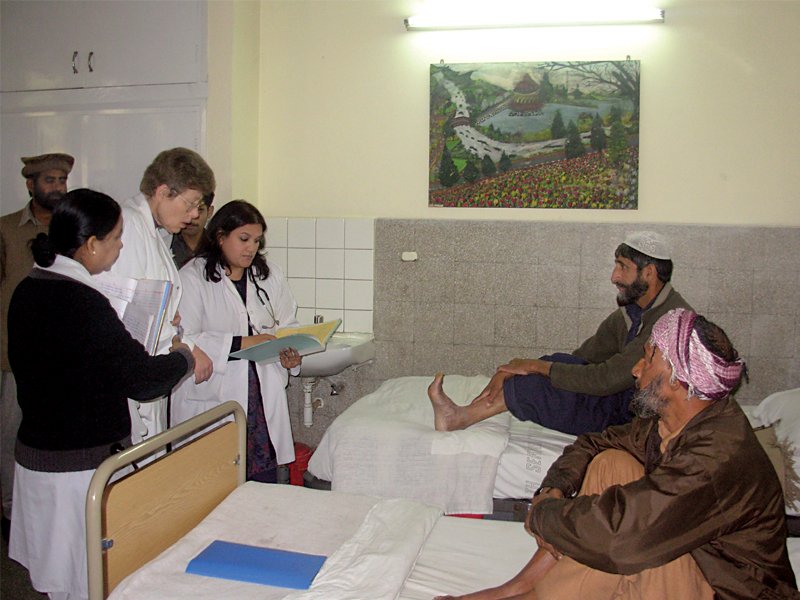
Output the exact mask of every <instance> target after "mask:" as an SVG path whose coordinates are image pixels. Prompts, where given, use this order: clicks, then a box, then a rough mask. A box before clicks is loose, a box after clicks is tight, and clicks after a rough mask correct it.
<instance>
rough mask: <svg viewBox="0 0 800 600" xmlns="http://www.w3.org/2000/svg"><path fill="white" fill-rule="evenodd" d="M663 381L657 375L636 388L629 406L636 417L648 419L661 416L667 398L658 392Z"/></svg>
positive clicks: (661, 377) (662, 378)
mask: <svg viewBox="0 0 800 600" xmlns="http://www.w3.org/2000/svg"><path fill="white" fill-rule="evenodd" d="M663 382H664V377H663V376H659V377H656V378H655V379H654V380H653V381H651V382H650V383H648V384H647V386H646V387H645V388H643V389H639V390H636V393H635V394H634V395H633V400H631V406H630V408H631V411H633V413H634V414H635V415H636V416H637V417H641V418H642V419H648V418H650V417H659V416H661V413H662V412H663V410H664V408H665V407H666V406H667V403H668V400H667V398H666V397H665V396H662V395H661V394H659V392H658V389H659V388H660V387H661V384H662V383H663Z"/></svg>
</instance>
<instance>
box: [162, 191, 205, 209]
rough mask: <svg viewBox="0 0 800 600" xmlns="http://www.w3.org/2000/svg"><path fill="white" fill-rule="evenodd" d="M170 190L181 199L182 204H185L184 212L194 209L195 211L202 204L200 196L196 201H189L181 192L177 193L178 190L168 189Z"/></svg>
mask: <svg viewBox="0 0 800 600" xmlns="http://www.w3.org/2000/svg"><path fill="white" fill-rule="evenodd" d="M170 192H172V194H173V195H174V196H177V197H178V198H180V199H181V200H183V202H184V204H186V212H187V213H190V212H194V211H196V210H199V209H200V207H201V206H202V205H203V198H200V200H198V201H196V202H190V201H189V200H188V199H186V198H185V197H184V196H183V194H179V193H178V190H174V189H173V190H170Z"/></svg>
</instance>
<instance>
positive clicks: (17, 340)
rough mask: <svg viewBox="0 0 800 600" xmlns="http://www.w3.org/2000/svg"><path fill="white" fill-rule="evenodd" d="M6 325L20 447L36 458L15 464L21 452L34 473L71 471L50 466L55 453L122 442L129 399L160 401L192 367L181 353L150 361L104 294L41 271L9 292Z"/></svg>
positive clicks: (126, 430)
mask: <svg viewBox="0 0 800 600" xmlns="http://www.w3.org/2000/svg"><path fill="white" fill-rule="evenodd" d="M8 321H9V323H8V325H9V327H8V332H9V333H8V337H9V339H8V342H9V361H10V363H11V368H12V370H13V372H14V376H15V379H16V382H17V399H18V402H19V405H20V408H21V409H22V423H21V425H20V428H19V433H18V434H17V443H18V447H19V446H20V445H21V446H23V447H24V448H25V449H26V450H31V451H33V454H34V456H31V453H30V452H26V453H23V456H25V457H26V458H23V460H20V456H19V455H20V453H19V452H18V453H17V454H18V456H17V461H18V462H20V464H22V466H25V467H26V468H32V469H34V470H46V471H51V470H54V471H61V470H73V469H72V468H70V467H69V466H66V465H57V464H56V465H53V464H51V463H52V462H53V458H52V453H53V451H75V450H83V449H91V448H98V447H102V446H104V445H109V444H114V443H116V442H119V441H120V440H125V439H126V438H128V437H129V436H130V432H131V421H130V414H129V412H128V400H127V399H128V398H133V399H136V400H142V401H144V400H149V399H153V398H158V397H161V396H163V395H165V394H167V393H168V392H169V391H170V390H171V389H172V388H173V386H175V384H177V383H178V382H179V381H180V380H181V379H182V378H183V377H184V376H185V375H187V373H189V372H190V371H191V369H192V368H193V366H194V360H193V359H192V356H191V353H189V352H186V351H184V350H181V351H178V352H171V353H170V354H166V355H161V356H150V355H149V354H148V353H147V351H146V350H145V349H144V347H143V346H142V345H141V344H140V343H139V342H138V341H136V340H135V339H133V338H132V337H131V335H130V334H129V333H128V331H127V330H126V329H125V326H124V325H123V324H122V322H121V321H120V320H119V318H118V317H117V314H116V312H115V311H114V309H113V308H112V307H111V305H110V304H109V302H108V300H107V299H106V298H105V297H104V296H103V295H102V294H101V293H99V292H98V291H96V290H95V289H93V288H91V287H89V286H87V285H85V284H83V283H80V282H78V281H76V280H74V279H71V278H69V277H65V276H63V275H60V274H57V273H52V272H49V271H44V270H41V269H34V270H33V271H32V272H31V274H30V275H29V276H28V277H27V278H26V279H24V280H23V281H22V282H21V283H20V284H19V286H18V287H17V289H16V290H15V291H14V294H13V296H12V298H11V304H10V307H9V319H8ZM36 450H41V451H44V452H42V454H43V455H47V456H46V458H44V459H42V460H40V459H39V458H38V457H36V456H35V454H36V452H35V451H36ZM67 454H69V453H67ZM72 454H73V455H74V452H73V453H72ZM26 461H27V462H28V463H31V464H24V463H25V462H26ZM98 464H99V463H98ZM43 465H44V466H43ZM93 466H97V465H93ZM81 467H83V468H85V467H86V465H81ZM81 467H76V468H75V469H74V470H78V469H79V468H81Z"/></svg>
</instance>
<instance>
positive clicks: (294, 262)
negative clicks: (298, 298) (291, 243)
mask: <svg viewBox="0 0 800 600" xmlns="http://www.w3.org/2000/svg"><path fill="white" fill-rule="evenodd" d="M315 264H316V251H315V250H314V249H313V248H289V252H288V260H287V267H286V276H287V277H314V276H315V275H316V271H317V269H316V266H315Z"/></svg>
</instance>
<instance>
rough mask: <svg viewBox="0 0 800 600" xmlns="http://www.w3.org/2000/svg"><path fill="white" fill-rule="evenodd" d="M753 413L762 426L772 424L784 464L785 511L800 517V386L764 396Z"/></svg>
mask: <svg viewBox="0 0 800 600" xmlns="http://www.w3.org/2000/svg"><path fill="white" fill-rule="evenodd" d="M752 415H753V417H755V418H756V419H757V420H758V421H759V423H761V424H762V425H764V426H768V425H774V427H775V436H776V437H777V438H778V443H779V444H780V446H781V449H782V451H783V459H784V464H785V467H786V473H785V475H786V477H785V488H784V497H785V499H786V514H787V515H793V516H800V472H798V467H800V388H796V389H793V390H786V391H783V392H775V393H774V394H771V395H770V396H767V397H766V398H764V400H762V401H761V403H760V404H759V405H758V406H756V407H755V408H754V409H753V411H752Z"/></svg>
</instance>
